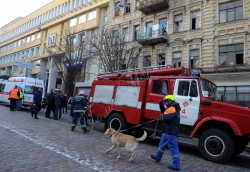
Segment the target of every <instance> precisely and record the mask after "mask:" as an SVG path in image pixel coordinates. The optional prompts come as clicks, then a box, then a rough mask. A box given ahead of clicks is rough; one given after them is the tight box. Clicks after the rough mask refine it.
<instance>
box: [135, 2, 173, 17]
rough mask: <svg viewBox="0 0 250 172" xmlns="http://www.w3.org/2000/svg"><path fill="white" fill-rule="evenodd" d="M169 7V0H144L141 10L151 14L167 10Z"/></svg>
mask: <svg viewBox="0 0 250 172" xmlns="http://www.w3.org/2000/svg"><path fill="white" fill-rule="evenodd" d="M168 7H169V5H168V0H142V1H141V2H140V6H139V10H140V11H141V12H142V13H144V14H150V13H155V12H159V11H162V10H167V8H168Z"/></svg>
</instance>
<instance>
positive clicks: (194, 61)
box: [189, 50, 200, 68]
mask: <svg viewBox="0 0 250 172" xmlns="http://www.w3.org/2000/svg"><path fill="white" fill-rule="evenodd" d="M189 57H190V63H189V64H190V68H198V67H199V66H200V50H191V51H190V52H189Z"/></svg>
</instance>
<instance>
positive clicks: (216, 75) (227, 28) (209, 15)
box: [108, 0, 250, 106]
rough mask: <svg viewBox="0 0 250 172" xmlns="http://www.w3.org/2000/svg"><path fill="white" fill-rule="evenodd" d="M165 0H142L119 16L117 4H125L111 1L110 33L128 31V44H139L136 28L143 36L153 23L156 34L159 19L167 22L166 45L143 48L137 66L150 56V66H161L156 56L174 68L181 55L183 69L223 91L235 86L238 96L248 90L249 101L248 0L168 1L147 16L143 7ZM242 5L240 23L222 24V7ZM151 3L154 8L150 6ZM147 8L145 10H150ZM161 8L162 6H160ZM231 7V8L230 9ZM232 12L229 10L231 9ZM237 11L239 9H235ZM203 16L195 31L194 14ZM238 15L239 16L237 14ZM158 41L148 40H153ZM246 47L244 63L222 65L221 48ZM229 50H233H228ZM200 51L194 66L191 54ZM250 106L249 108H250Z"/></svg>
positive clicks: (238, 21)
mask: <svg viewBox="0 0 250 172" xmlns="http://www.w3.org/2000/svg"><path fill="white" fill-rule="evenodd" d="M162 1H164V0H141V1H140V2H141V3H140V5H139V6H138V7H136V0H131V12H129V13H126V14H125V13H124V10H125V8H126V6H125V7H120V8H119V9H120V13H119V15H118V16H115V9H116V8H115V3H118V2H121V3H122V4H124V5H125V4H126V2H127V1H126V0H110V5H109V10H108V26H109V29H111V30H112V29H113V30H119V31H120V34H122V28H124V27H128V28H129V41H137V42H138V43H140V41H138V40H134V39H133V34H134V26H135V25H140V32H141V34H144V33H145V27H146V23H147V22H153V25H154V26H153V30H154V29H157V28H159V26H158V24H159V19H162V18H167V21H168V30H167V36H166V38H167V41H166V42H163V43H158V44H154V45H150V46H149V45H143V48H142V53H141V54H140V57H139V63H138V66H139V67H142V66H143V58H144V56H148V55H149V56H151V66H157V65H158V58H157V54H161V53H164V54H165V55H166V56H165V64H166V65H167V64H169V65H172V66H174V64H173V63H174V62H173V55H174V53H175V52H181V66H185V67H187V68H190V69H191V70H193V71H195V72H199V73H201V74H202V75H203V76H205V77H208V78H209V79H211V80H212V81H214V82H215V83H216V84H218V86H220V87H221V88H220V90H221V92H222V91H226V89H227V88H226V87H227V86H233V87H234V89H235V91H234V92H233V94H236V93H237V88H236V87H238V90H240V89H241V88H239V86H244V89H245V90H248V91H247V92H248V93H247V94H249V95H248V97H249V98H248V99H249V100H248V101H250V84H249V82H248V81H249V80H250V55H249V51H250V48H249V47H250V34H249V27H250V20H249V17H250V11H249V9H250V3H249V1H248V0H242V1H239V0H238V1H229V0H165V2H166V3H168V5H169V7H168V8H165V9H163V10H157V8H155V7H154V8H155V10H154V11H153V12H152V13H149V14H145V13H144V12H142V11H143V3H148V4H147V5H148V6H149V7H150V6H151V7H152V6H153V4H161V3H162ZM241 2H242V4H243V5H242V12H239V13H237V15H238V14H239V15H242V18H241V19H236V20H232V21H228V20H227V21H226V22H220V17H221V16H222V15H221V14H220V8H219V7H220V5H222V4H227V3H237V4H240V3H241ZM150 3H151V4H150ZM147 5H146V6H147ZM160 6H161V5H160ZM228 6H230V4H229V5H228ZM228 8H229V7H228ZM144 9H145V8H144ZM232 9H234V10H235V11H236V7H234V8H232ZM197 11H199V12H200V19H199V22H200V27H198V28H196V29H192V22H191V20H192V19H191V18H192V17H191V16H192V14H193V13H194V12H197ZM176 15H182V22H183V29H182V31H179V32H176V31H175V24H174V23H175V21H174V20H175V16H176ZM234 15H236V13H235V14H234ZM152 39H156V38H149V39H148V42H150V40H152ZM239 44H243V45H244V49H243V62H238V63H239V64H236V63H235V61H234V63H232V62H230V60H231V59H229V58H227V61H228V62H227V64H226V65H222V64H221V63H222V61H223V60H221V59H222V58H221V57H220V56H219V55H220V52H219V48H220V47H221V46H227V45H239ZM229 49H230V48H229ZM192 50H198V52H199V57H198V61H199V65H198V66H191V58H192V57H191V51H192ZM242 88H243V87H242ZM249 106H250V104H249Z"/></svg>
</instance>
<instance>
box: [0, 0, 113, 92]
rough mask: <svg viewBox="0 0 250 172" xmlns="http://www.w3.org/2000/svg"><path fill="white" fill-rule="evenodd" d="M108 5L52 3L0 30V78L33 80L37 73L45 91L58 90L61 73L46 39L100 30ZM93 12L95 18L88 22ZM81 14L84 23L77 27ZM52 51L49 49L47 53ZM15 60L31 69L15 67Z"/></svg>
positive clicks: (91, 0)
mask: <svg viewBox="0 0 250 172" xmlns="http://www.w3.org/2000/svg"><path fill="white" fill-rule="evenodd" d="M108 4H109V0H88V1H86V0H54V1H52V2H51V3H49V4H47V5H45V6H43V7H41V8H39V9H38V10H36V11H34V12H32V13H31V14H29V15H27V16H26V17H24V18H18V19H16V20H15V21H12V22H10V23H9V24H6V25H5V26H3V27H2V28H1V29H0V77H6V78H7V77H10V76H25V75H28V76H30V77H36V75H37V74H38V73H39V72H40V73H41V74H42V79H44V80H48V81H47V82H48V89H47V90H50V89H51V88H56V87H58V86H59V87H60V84H59V85H58V83H57V82H56V80H57V79H59V80H60V79H61V72H63V69H62V70H56V69H53V62H52V61H51V59H50V54H49V53H48V38H49V35H51V34H55V33H56V38H57V39H58V38H59V35H60V34H62V33H63V32H64V31H65V30H68V31H69V32H68V33H71V34H78V33H80V32H83V31H85V32H86V34H88V33H91V32H92V31H94V30H96V29H99V28H100V27H102V25H101V24H102V21H101V17H102V11H103V9H106V8H107V7H108ZM93 10H95V17H92V18H91V19H90V18H89V17H90V16H89V15H90V14H93V13H91V12H93ZM83 14H85V21H84V22H82V23H80V21H79V20H80V16H82V15H83ZM72 19H75V25H74V26H70V21H71V20H72ZM46 47H47V48H46ZM53 50H54V49H53V47H51V49H50V51H53ZM16 60H22V61H24V62H27V63H30V64H31V68H30V69H29V68H24V67H19V66H16V65H14V61H16ZM84 70H85V69H84ZM88 78H90V77H89V76H88ZM84 80H85V78H83V79H82V81H84Z"/></svg>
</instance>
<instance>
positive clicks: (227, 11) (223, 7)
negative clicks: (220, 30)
mask: <svg viewBox="0 0 250 172" xmlns="http://www.w3.org/2000/svg"><path fill="white" fill-rule="evenodd" d="M219 11H220V23H223V22H229V21H233V20H240V19H243V0H238V1H229V2H227V3H223V4H220V5H219Z"/></svg>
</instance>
